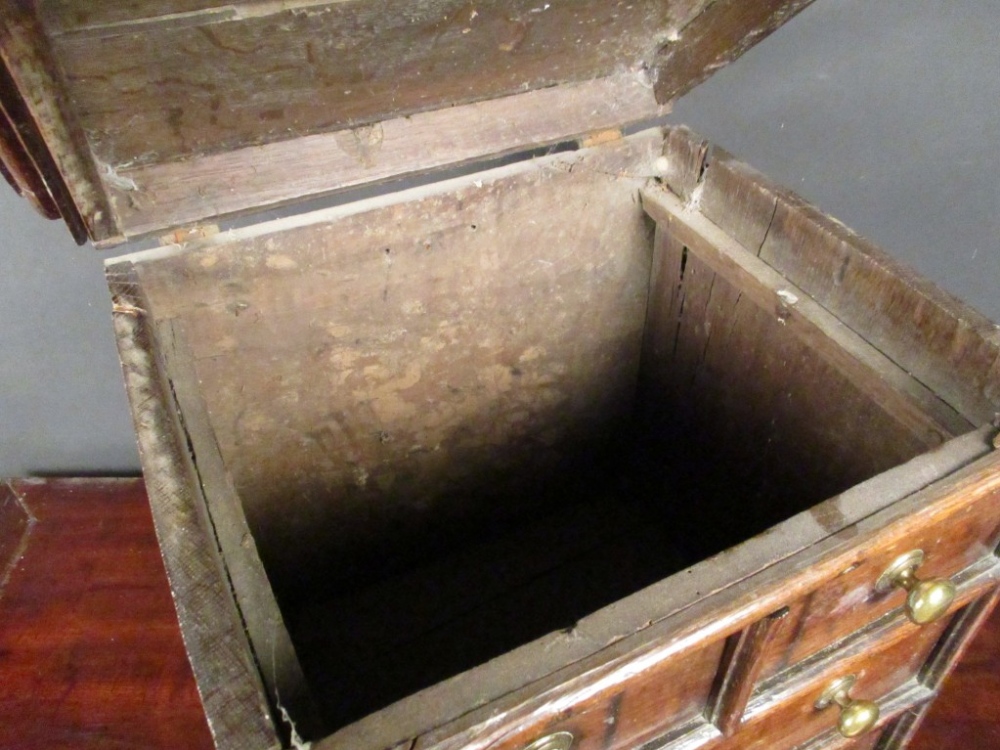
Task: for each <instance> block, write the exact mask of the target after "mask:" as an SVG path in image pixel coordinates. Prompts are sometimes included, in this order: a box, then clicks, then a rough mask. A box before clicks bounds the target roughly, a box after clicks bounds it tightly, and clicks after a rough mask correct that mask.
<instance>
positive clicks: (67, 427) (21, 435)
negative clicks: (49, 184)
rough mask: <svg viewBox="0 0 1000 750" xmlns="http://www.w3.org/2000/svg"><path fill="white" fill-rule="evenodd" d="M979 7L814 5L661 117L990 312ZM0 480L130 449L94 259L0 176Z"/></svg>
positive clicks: (989, 90)
mask: <svg viewBox="0 0 1000 750" xmlns="http://www.w3.org/2000/svg"><path fill="white" fill-rule="evenodd" d="M998 38H1000V9H998V7H997V4H996V0H958V1H956V0H877V1H876V0H867V1H866V2H862V1H861V0H817V2H816V3H815V4H814V5H813V6H812V7H811V8H809V9H808V10H806V11H805V12H804V13H803V14H802V15H800V16H799V17H798V18H796V19H795V20H793V21H792V22H791V23H789V24H788V25H787V26H786V27H784V28H783V29H781V30H780V31H778V32H777V33H776V34H775V35H774V36H772V37H770V38H769V39H768V40H766V41H765V42H764V43H763V44H761V45H760V46H758V47H756V48H754V49H753V50H751V51H750V52H749V53H747V54H746V55H745V56H744V57H743V58H742V59H741V60H740V61H738V62H737V63H735V64H734V65H732V66H730V67H729V68H727V69H725V70H723V71H722V72H720V73H719V74H717V75H716V76H715V77H714V78H713V79H712V80H711V81H709V82H708V83H706V84H704V85H703V86H701V87H699V88H698V89H696V90H695V91H694V92H693V93H691V94H690V95H688V96H687V97H685V98H684V99H683V100H682V101H681V102H679V103H678V106H677V108H676V110H675V115H674V116H673V117H672V118H671V119H672V120H673V121H678V122H685V123H687V124H688V125H690V126H692V127H693V128H694V129H695V130H697V131H699V132H700V133H701V134H703V135H705V136H707V137H709V138H711V139H712V140H714V141H715V142H717V143H719V144H720V145H723V146H725V147H726V148H728V149H729V150H730V151H732V152H734V153H736V154H737V155H739V156H740V157H742V158H744V159H745V160H747V161H749V162H750V163H751V164H753V165H754V166H756V167H757V168H758V169H760V170H762V171H763V172H765V173H767V174H769V175H770V176H771V177H773V178H775V179H777V180H779V181H780V182H783V183H784V184H786V185H788V186H790V187H792V188H794V189H796V190H798V191H799V192H800V193H802V194H803V195H804V196H806V197H807V198H809V199H810V200H812V201H813V202H815V203H817V204H818V205H819V206H820V207H821V208H823V209H824V210H826V211H827V212H829V213H832V214H833V215H834V216H837V217H839V218H840V219H842V220H843V221H845V222H846V223H847V224H849V225H850V226H852V227H854V228H855V229H857V230H858V231H860V232H862V233H863V234H866V235H868V236H869V237H871V238H872V239H874V240H875V241H876V242H878V243H880V244H881V245H882V246H883V247H885V248H886V249H887V250H888V251H889V252H891V253H893V254H894V255H896V256H897V257H898V258H900V259H901V260H903V261H905V262H908V263H910V264H911V265H913V266H915V267H916V268H917V269H918V270H920V271H921V272H923V273H924V274H925V275H927V276H928V277H930V278H931V279H933V280H935V281H937V282H938V283H939V284H940V285H942V286H943V287H944V288H945V289H947V290H949V291H951V292H952V293H953V294H956V295H958V296H960V297H963V298H965V299H966V300H968V301H969V302H971V303H972V304H973V305H974V306H976V307H978V308H979V309H981V310H982V311H983V312H984V313H985V314H987V315H988V316H990V317H992V318H993V319H995V320H996V319H1000V295H997V294H996V293H995V292H996V288H997V283H998V281H1000V45H998V44H997V39H998ZM0 227H2V232H0V476H4V475H6V476H13V475H24V474H31V473H88V474H95V473H96V474H99V473H103V472H113V473H121V472H128V471H136V470H138V459H137V457H136V452H135V448H134V443H133V439H132V430H131V425H130V422H129V418H128V411H127V407H126V404H125V396H124V391H123V389H122V385H121V377H120V374H119V371H118V364H117V358H116V354H115V351H114V344H113V341H112V336H111V326H110V311H109V303H108V299H107V293H106V290H105V287H104V281H103V278H102V272H101V260H102V258H101V255H100V254H99V253H97V252H95V251H94V250H93V249H90V248H76V247H75V246H74V245H73V244H72V243H71V242H70V240H69V238H68V235H67V234H66V231H65V229H64V228H63V227H62V226H61V225H59V224H56V223H48V222H45V221H43V220H42V219H40V218H38V217H36V216H35V215H33V214H32V212H31V210H30V209H29V208H28V206H27V205H26V204H23V203H21V202H20V201H18V200H17V199H16V198H15V197H14V196H13V194H12V193H10V192H9V191H7V190H5V189H3V188H2V186H0Z"/></svg>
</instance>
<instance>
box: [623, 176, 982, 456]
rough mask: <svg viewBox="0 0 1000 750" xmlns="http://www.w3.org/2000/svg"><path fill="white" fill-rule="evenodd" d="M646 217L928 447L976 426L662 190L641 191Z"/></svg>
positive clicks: (702, 217)
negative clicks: (806, 345) (738, 290)
mask: <svg viewBox="0 0 1000 750" xmlns="http://www.w3.org/2000/svg"><path fill="white" fill-rule="evenodd" d="M643 205H644V207H645V208H646V210H647V212H649V213H650V215H651V216H653V218H654V219H656V220H657V222H658V223H662V224H663V225H664V227H665V228H666V229H667V231H670V232H671V233H673V234H675V235H676V236H677V237H678V240H679V241H681V242H682V243H684V244H685V245H686V246H687V247H689V248H690V249H691V251H692V252H696V253H697V254H698V255H699V257H700V258H702V259H703V260H705V261H706V262H708V263H710V264H711V265H712V267H713V268H714V269H715V270H717V271H718V272H719V273H721V274H723V275H724V276H725V277H726V278H727V279H729V280H730V281H731V283H733V284H735V285H737V286H738V287H739V288H741V289H742V290H743V291H744V293H745V294H746V295H747V296H748V297H750V298H751V299H753V300H754V301H755V302H756V303H757V304H758V305H759V306H760V307H761V308H763V309H769V310H774V315H775V316H776V317H777V319H778V320H779V321H781V322H782V324H783V325H785V326H787V327H788V330H789V331H791V332H793V333H795V335H797V336H799V337H801V338H802V339H803V340H804V341H806V342H807V343H808V344H809V345H810V346H811V347H812V348H814V349H815V350H816V351H817V352H819V353H820V354H821V355H822V356H823V357H824V358H826V359H827V361H829V362H830V363H831V364H833V365H834V366H835V367H837V368H838V369H839V370H840V371H841V372H842V373H844V375H846V376H847V377H848V378H849V379H851V381H852V382H854V383H855V384H856V385H857V386H858V387H860V388H861V389H862V390H864V391H866V392H868V393H870V394H872V395H873V396H875V398H876V400H877V402H879V403H881V404H883V407H884V408H885V409H886V410H888V411H889V412H890V413H891V414H893V415H894V416H895V417H896V418H897V419H898V420H900V421H901V423H903V424H905V425H907V427H908V428H909V429H910V430H912V431H913V432H914V434H915V435H916V436H918V438H919V439H921V440H923V441H925V443H926V445H927V446H928V447H933V446H935V445H938V444H940V442H941V441H942V439H943V437H944V436H946V435H957V434H961V433H962V432H964V431H966V430H968V429H969V428H970V427H971V424H970V423H969V422H968V421H966V420H965V419H963V418H962V417H960V416H959V415H958V414H956V413H955V412H954V410H952V409H951V408H950V407H949V406H948V405H946V404H945V403H943V402H942V401H941V400H940V399H939V398H937V396H936V395H935V394H934V393H933V392H931V391H930V390H929V389H928V388H926V387H925V386H923V385H922V384H921V383H919V382H918V381H916V380H915V379H913V378H912V377H910V376H908V375H907V374H906V372H904V371H903V370H902V369H900V368H899V367H898V366H897V365H895V364H894V363H893V362H892V361H890V360H889V359H888V357H886V356H885V355H884V354H882V353H881V352H880V351H878V350H877V349H875V348H874V347H873V346H871V345H870V344H869V343H868V342H867V341H865V340H864V339H863V338H861V337H860V336H859V335H858V334H856V333H854V332H853V331H852V330H850V329H849V328H847V327H846V326H845V325H844V324H843V323H841V322H840V321H839V320H837V318H835V317H834V316H833V315H832V314H831V313H830V312H828V311H827V310H826V309H824V308H823V307H821V306H820V305H819V304H817V303H816V302H815V301H814V300H813V299H812V298H811V297H809V295H808V294H806V293H805V292H804V291H803V290H802V289H800V288H798V287H797V286H795V285H794V284H793V283H791V282H790V281H788V280H787V279H785V278H784V277H782V276H781V275H780V274H779V273H778V272H777V271H775V270H774V269H773V268H771V267H770V266H769V265H768V264H766V263H765V262H763V261H761V260H759V259H758V258H757V257H756V256H754V255H753V254H752V253H750V252H748V251H747V250H746V249H745V248H744V247H743V246H742V245H740V244H739V243H738V242H736V241H735V240H734V239H733V238H731V237H730V236H729V235H728V234H726V233H724V232H722V230H720V229H719V228H718V227H716V226H715V225H714V224H713V223H712V222H710V221H708V220H707V219H706V218H705V217H704V216H702V215H701V214H700V213H698V212H697V211H691V210H688V209H687V208H686V207H685V206H684V205H683V204H682V203H681V202H680V201H679V200H678V199H677V198H676V197H675V196H673V195H671V194H670V193H668V192H667V191H665V190H663V189H656V188H650V189H646V190H644V191H643Z"/></svg>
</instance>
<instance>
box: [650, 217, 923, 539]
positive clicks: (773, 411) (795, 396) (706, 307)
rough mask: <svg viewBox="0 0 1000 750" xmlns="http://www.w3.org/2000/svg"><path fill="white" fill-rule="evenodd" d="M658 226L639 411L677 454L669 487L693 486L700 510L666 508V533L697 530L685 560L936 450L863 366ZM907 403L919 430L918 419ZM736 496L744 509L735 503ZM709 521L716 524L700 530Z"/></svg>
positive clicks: (667, 470)
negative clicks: (805, 333)
mask: <svg viewBox="0 0 1000 750" xmlns="http://www.w3.org/2000/svg"><path fill="white" fill-rule="evenodd" d="M646 205H647V210H649V201H646ZM664 229H665V228H664ZM664 229H660V230H658V232H657V241H656V249H655V255H654V276H653V281H652V285H651V288H650V303H649V306H648V314H647V324H646V331H645V336H646V341H645V349H644V355H645V356H644V360H643V369H642V372H641V386H640V387H641V391H640V403H641V404H642V413H643V414H644V415H645V418H646V421H647V423H649V424H650V427H649V430H650V433H651V434H650V439H649V450H650V452H651V453H653V454H656V453H660V454H667V455H670V456H672V457H676V456H680V455H683V459H682V460H679V461H675V462H671V463H670V464H669V466H668V465H667V464H666V463H665V462H664V477H663V483H664V486H670V487H676V486H678V485H681V486H690V487H697V488H698V496H699V500H698V502H696V503H690V504H683V503H681V504H675V506H674V507H673V511H674V513H675V514H676V518H675V521H674V523H675V524H676V525H678V526H680V527H683V528H688V529H691V531H689V532H688V533H687V535H686V538H687V544H688V546H689V548H691V549H692V551H693V550H694V549H696V548H697V547H699V546H700V547H702V549H703V550H704V551H705V553H706V554H708V553H710V548H711V545H712V544H713V542H714V541H716V540H717V539H718V538H719V537H725V538H726V539H728V540H729V542H730V543H731V544H737V543H739V542H740V541H742V540H743V539H745V538H746V535H747V534H749V533H760V532H762V531H764V530H765V529H767V528H768V527H769V526H771V525H773V524H774V523H777V522H778V521H779V520H783V519H784V518H788V517H790V516H791V515H793V514H794V513H797V512H800V511H802V510H804V509H805V508H807V507H809V506H810V505H811V504H813V503H817V502H819V501H820V500H821V499H823V498H824V497H829V496H830V495H834V494H836V493H837V492H840V491H842V490H844V489H846V488H847V487H850V486H852V485H854V484H856V483H858V482H860V481H863V480H864V479H866V478H868V477H870V476H873V475H875V474H877V473H879V472H880V471H884V470H885V469H887V468H890V467H892V466H895V465H898V464H899V463H902V462H903V461H905V460H906V459H907V458H910V457H912V456H914V455H917V454H919V453H920V452H922V451H923V450H926V449H927V448H928V447H931V446H932V445H934V444H936V443H935V442H929V441H928V439H927V438H926V437H925V434H924V433H925V430H923V429H922V430H921V431H920V432H919V433H917V434H914V431H913V430H912V429H911V427H910V425H904V424H901V423H900V421H899V420H898V419H897V418H896V417H895V415H894V414H893V413H892V412H891V411H890V410H891V409H892V401H891V400H890V399H887V398H884V397H882V394H881V393H879V392H877V391H875V392H873V389H871V388H870V383H871V382H872V381H873V380H874V381H876V382H879V381H878V380H877V379H876V378H873V377H867V378H866V379H867V382H865V381H863V380H862V376H868V370H866V369H863V368H864V365H863V364H861V363H860V362H858V361H856V360H854V359H852V358H851V357H850V355H848V354H845V353H844V352H843V351H842V350H840V349H837V348H836V347H835V345H833V344H832V343H831V345H830V346H829V347H828V348H827V349H826V350H825V351H824V350H820V351H817V349H816V348H815V347H814V346H810V344H813V343H814V342H815V338H814V339H812V340H809V339H807V340H805V341H804V340H803V339H802V337H800V336H798V335H796V334H797V332H796V326H795V325H794V323H793V324H792V325H788V323H789V319H790V317H791V313H790V312H788V311H786V310H785V309H784V307H783V306H782V305H781V303H780V299H779V298H778V297H777V295H776V293H775V292H774V291H771V292H769V293H762V292H761V289H763V287H758V288H756V289H755V288H753V287H752V286H751V285H750V284H748V281H750V282H751V283H752V282H753V279H748V280H744V279H735V281H736V282H737V283H732V282H730V281H729V280H727V279H726V278H724V277H721V276H720V275H718V274H716V272H715V270H714V269H713V268H712V267H710V266H708V265H707V264H705V263H703V262H702V255H701V254H700V253H699V254H695V253H694V252H689V251H688V250H686V249H685V247H684V245H683V244H681V240H678V239H677V238H676V237H674V236H672V235H671V234H668V233H667V232H666V231H664ZM689 241H690V240H689ZM742 254H743V255H746V254H747V253H746V252H745V251H742ZM762 297H763V300H764V301H762ZM815 343H822V342H815ZM736 353H738V356H737V355H736ZM824 355H826V356H824ZM831 360H832V363H831ZM846 367H850V368H851V369H848V376H845V374H844V369H845V368H846ZM852 375H853V376H854V377H850V376H852ZM900 375H901V376H902V377H905V374H904V373H900ZM859 383H861V384H863V385H865V386H869V388H868V389H867V390H866V389H864V388H862V387H858V384H859ZM907 406H908V414H910V415H914V416H915V417H916V418H917V420H918V423H920V427H921V428H924V427H926V426H927V424H928V422H927V421H926V420H925V419H924V417H923V413H922V412H921V411H919V410H918V409H915V408H913V407H911V406H909V405H907ZM934 434H935V436H936V437H937V440H940V439H941V437H940V435H941V433H940V432H939V431H935V433H934ZM818 456H823V457H824V459H823V460H819V461H818V460H815V458H816V457H818ZM717 466H725V471H724V472H720V471H718V470H717V469H713V467H717ZM710 489H711V491H709V490H710ZM736 495H739V496H740V497H742V498H744V500H743V501H742V502H733V497H734V496H736ZM706 517H707V518H712V519H713V522H712V523H711V524H709V525H706V524H703V523H701V520H702V519H704V518H706Z"/></svg>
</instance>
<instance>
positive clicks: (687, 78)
mask: <svg viewBox="0 0 1000 750" xmlns="http://www.w3.org/2000/svg"><path fill="white" fill-rule="evenodd" d="M811 1H812V0H755V2H750V3H748V2H745V0H717V2H714V3H711V4H710V5H708V7H707V8H706V10H705V12H704V13H702V14H701V15H699V16H697V17H696V18H694V19H693V20H692V21H691V23H689V24H688V25H687V26H685V27H684V28H682V29H681V30H680V32H679V33H677V34H676V35H673V36H671V37H668V39H667V43H666V44H665V45H664V46H663V47H662V48H661V49H660V50H659V51H658V53H657V55H656V58H655V60H654V62H653V68H654V70H655V86H656V98H657V100H658V101H661V102H668V101H672V100H673V99H676V98H677V97H679V96H682V95H683V94H685V93H686V92H688V91H690V90H691V89H692V88H694V87H695V86H697V85H698V84H699V83H701V82H702V81H704V80H705V79H706V78H708V77H709V76H710V75H712V73H714V72H715V71H716V70H718V69H719V68H722V67H724V66H725V65H727V64H728V63H730V62H732V61H733V60H735V59H736V58H738V57H739V56H740V55H742V54H743V53H744V52H746V51H747V50H748V49H749V48H750V47H752V46H753V45H754V44H756V43H757V42H759V41H760V40H762V39H764V38H766V37H767V36H768V35H769V34H770V33H771V32H773V31H774V30H775V29H777V28H778V27H779V26H781V25H782V24H783V23H785V22H786V21H787V20H789V19H790V18H792V17H793V16H794V15H795V14H796V13H798V12H799V11H801V10H803V9H804V8H806V7H807V6H808V5H809V4H810V2H811Z"/></svg>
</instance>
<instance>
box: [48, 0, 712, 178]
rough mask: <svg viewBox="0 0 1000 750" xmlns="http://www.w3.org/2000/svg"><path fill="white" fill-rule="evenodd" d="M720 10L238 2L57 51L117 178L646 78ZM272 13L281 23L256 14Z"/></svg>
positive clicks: (688, 5)
mask: <svg viewBox="0 0 1000 750" xmlns="http://www.w3.org/2000/svg"><path fill="white" fill-rule="evenodd" d="M704 4H705V3H704V0H668V1H667V2H663V1H662V0H632V1H630V2H627V3H626V2H614V3H607V2H604V1H603V0H580V1H579V2H572V3H567V2H554V3H547V4H546V3H542V4H539V3H537V2H535V1H534V0H503V1H496V0H494V1H492V2H490V1H487V2H481V3H477V4H476V5H475V6H472V5H470V4H469V3H468V2H466V0H420V2H412V0H341V1H340V2H326V3H322V4H308V6H306V7H303V8H296V7H295V6H296V5H297V3H290V4H282V3H277V4H276V3H242V4H239V5H235V6H232V8H233V10H234V11H235V15H233V16H232V17H226V16H222V17H219V16H218V15H215V14H204V15H203V16H202V17H201V18H200V20H198V22H197V23H195V24H194V25H191V24H181V25H179V26H171V25H169V24H166V25H165V24H145V25H144V27H143V29H142V31H141V33H140V32H137V31H131V32H130V30H129V29H128V28H125V29H123V30H118V29H116V28H115V27H112V28H111V29H110V32H114V33H110V32H109V33H107V34H104V35H99V36H96V37H95V34H94V33H86V34H63V35H59V36H56V37H55V38H54V39H53V46H54V49H55V51H56V56H57V58H58V60H59V62H60V64H61V65H62V67H63V68H64V69H65V70H66V71H68V72H69V75H68V77H67V82H68V88H69V94H70V96H71V97H72V99H73V101H74V102H75V104H76V113H77V116H78V117H79V119H80V122H81V124H82V126H83V128H84V129H85V130H86V131H87V132H89V133H92V134H95V136H96V137H93V138H92V143H93V146H94V148H95V153H96V156H97V158H98V159H100V160H101V161H103V162H106V163H109V164H112V165H113V166H115V167H117V166H118V165H121V164H129V163H135V164H147V163H162V162H171V161H176V160H178V159H183V158H187V157H190V156H194V155H202V154H209V153H220V152H226V151H232V150H236V149H238V148H241V147H245V146H252V145H260V144H264V143H271V142H275V141H281V140H289V139H297V138H301V137H304V136H307V135H312V134H315V133H319V132H331V131H338V130H344V129H345V128H350V127H357V126H364V125H372V124H374V123H377V122H383V121H386V120H392V119H396V118H399V117H403V116H409V115H413V114H416V113H417V112H425V111H429V110H438V109H449V108H452V107H454V106H456V105H462V104H469V103H472V102H476V101H484V100H489V99H496V98H499V97H505V96H510V95H512V94H516V93H521V92H524V91H530V90H538V89H542V88H548V87H552V86H561V85H565V84H571V83H579V82H584V81H588V80H593V79H597V78H603V77H606V76H609V75H611V74H612V73H614V72H615V71H618V70H631V69H636V68H638V67H639V65H640V64H641V63H642V62H643V61H644V60H645V59H646V57H647V56H648V55H649V54H650V53H651V52H652V51H653V50H655V49H656V47H657V46H658V45H659V44H660V43H661V40H662V39H664V38H665V37H666V36H667V35H669V34H670V33H671V30H672V29H675V28H677V27H681V26H683V25H685V24H686V23H687V22H688V21H689V19H690V18H691V17H692V16H693V15H696V14H697V13H698V12H699V11H700V9H701V7H702V6H703V5H704ZM86 5H90V4H86ZM260 5H263V6H265V8H266V9H267V12H266V13H263V14H261V15H257V14H255V13H254V12H251V11H252V9H254V8H255V7H257V6H260ZM98 31H99V29H98ZM119 32H121V33H119ZM192 61H197V62H196V63H195V64H192ZM564 126H565V127H566V128H567V129H568V128H570V127H571V125H570V123H564Z"/></svg>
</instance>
